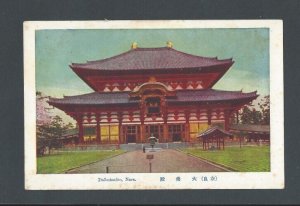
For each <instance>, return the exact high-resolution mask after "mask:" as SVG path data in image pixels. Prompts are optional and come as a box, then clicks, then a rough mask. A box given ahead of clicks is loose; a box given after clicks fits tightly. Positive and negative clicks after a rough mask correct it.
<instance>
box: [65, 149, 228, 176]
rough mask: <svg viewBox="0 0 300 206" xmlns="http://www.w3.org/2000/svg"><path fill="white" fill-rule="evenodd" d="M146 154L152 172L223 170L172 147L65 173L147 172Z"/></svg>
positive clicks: (121, 157)
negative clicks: (151, 156) (148, 155)
mask: <svg viewBox="0 0 300 206" xmlns="http://www.w3.org/2000/svg"><path fill="white" fill-rule="evenodd" d="M147 154H153V155H154V159H153V160H151V164H152V172H156V173H159V172H162V173H166V172H225V171H226V170H225V169H222V168H220V167H217V166H215V165H213V164H210V163H208V162H205V161H203V160H201V159H199V158H196V157H192V156H189V155H186V154H184V153H182V152H179V151H176V150H173V149H163V150H160V151H157V152H146V153H143V152H142V151H140V150H138V151H132V152H126V153H124V154H121V155H118V156H116V157H112V158H109V159H106V160H102V161H99V162H96V163H92V164H89V165H85V166H82V167H79V168H76V169H72V170H69V171H68V172H67V173H106V169H107V167H108V172H109V173H147V172H149V160H147V159H146V155H147Z"/></svg>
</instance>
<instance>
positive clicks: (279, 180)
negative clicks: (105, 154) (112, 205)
mask: <svg viewBox="0 0 300 206" xmlns="http://www.w3.org/2000/svg"><path fill="white" fill-rule="evenodd" d="M158 28H164V29H171V28H181V29H183V28H269V29H270V103H271V118H270V119H271V124H270V128H271V132H270V135H271V145H270V147H271V149H270V151H271V172H218V173H213V172H209V173H121V174H120V173H117V174H36V136H35V134H36V111H35V108H36V106H35V105H36V102H35V98H36V97H35V92H36V90H35V31H36V30H42V29H158ZM24 121H25V131H24V132H25V145H24V150H25V154H24V160H25V189H27V190H107V189H112V190H121V189H283V188H284V115H283V25H282V20H171V21H170V20H160V21H109V20H105V21H28V22H24ZM177 176H180V177H181V179H182V181H180V182H178V181H176V180H175V179H176V177H177ZM160 177H165V178H166V181H165V182H161V181H160ZM192 177H197V179H198V181H192ZM203 177H207V178H211V177H217V181H201V178H203ZM99 178H112V179H114V180H116V181H98V180H99ZM126 178H134V179H135V180H136V181H134V182H131V181H125V180H126ZM121 180H123V181H121Z"/></svg>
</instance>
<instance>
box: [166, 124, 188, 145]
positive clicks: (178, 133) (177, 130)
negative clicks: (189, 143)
mask: <svg viewBox="0 0 300 206" xmlns="http://www.w3.org/2000/svg"><path fill="white" fill-rule="evenodd" d="M169 139H170V140H172V141H173V142H180V141H182V140H183V139H184V124H175V125H169Z"/></svg>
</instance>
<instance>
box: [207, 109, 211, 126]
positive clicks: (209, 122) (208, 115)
mask: <svg viewBox="0 0 300 206" xmlns="http://www.w3.org/2000/svg"><path fill="white" fill-rule="evenodd" d="M207 124H208V125H211V109H208V110H207Z"/></svg>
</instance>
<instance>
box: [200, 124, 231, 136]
mask: <svg viewBox="0 0 300 206" xmlns="http://www.w3.org/2000/svg"><path fill="white" fill-rule="evenodd" d="M214 135H218V136H220V135H221V136H229V137H232V136H233V134H231V133H229V132H227V131H225V130H223V129H221V128H219V127H218V126H214V127H210V128H208V129H207V130H205V131H204V132H202V133H200V134H198V136H197V137H212V136H214Z"/></svg>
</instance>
